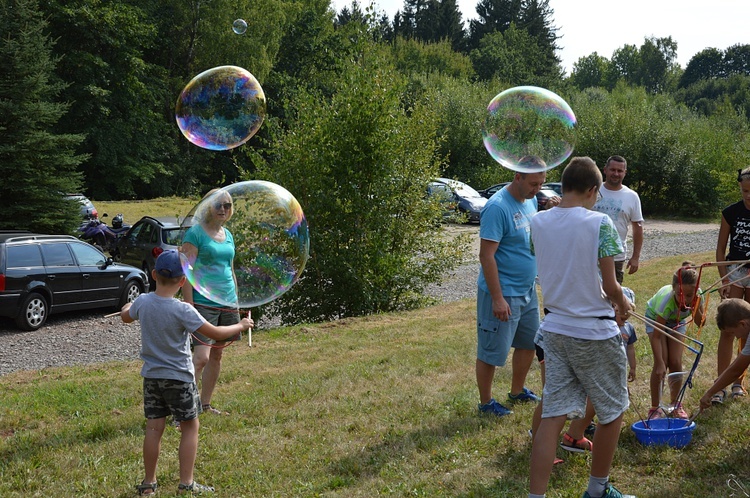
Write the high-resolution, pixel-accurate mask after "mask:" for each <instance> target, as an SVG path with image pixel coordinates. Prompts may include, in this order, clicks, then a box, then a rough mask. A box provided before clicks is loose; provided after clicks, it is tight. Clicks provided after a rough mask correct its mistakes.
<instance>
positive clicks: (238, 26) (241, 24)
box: [232, 19, 247, 35]
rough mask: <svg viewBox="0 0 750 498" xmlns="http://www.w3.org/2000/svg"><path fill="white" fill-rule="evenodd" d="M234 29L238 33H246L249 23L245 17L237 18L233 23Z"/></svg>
mask: <svg viewBox="0 0 750 498" xmlns="http://www.w3.org/2000/svg"><path fill="white" fill-rule="evenodd" d="M232 31H234V32H235V33H236V34H238V35H243V34H245V31H247V23H246V22H245V20H244V19H235V20H234V22H233V23H232Z"/></svg>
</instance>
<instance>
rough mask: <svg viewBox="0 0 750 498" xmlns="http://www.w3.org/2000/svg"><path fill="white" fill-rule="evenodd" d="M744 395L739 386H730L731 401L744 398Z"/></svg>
mask: <svg viewBox="0 0 750 498" xmlns="http://www.w3.org/2000/svg"><path fill="white" fill-rule="evenodd" d="M746 395H747V393H746V392H745V390H744V389H743V388H742V385H740V384H734V385H733V386H732V399H737V398H741V397H743V396H746Z"/></svg>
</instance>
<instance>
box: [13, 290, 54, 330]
mask: <svg viewBox="0 0 750 498" xmlns="http://www.w3.org/2000/svg"><path fill="white" fill-rule="evenodd" d="M48 312H49V306H48V305H47V300H46V299H45V298H44V296H42V295H41V294H38V293H36V292H32V293H31V294H29V295H28V296H27V297H26V299H25V300H24V301H23V305H22V306H21V309H20V311H19V312H18V316H17V317H16V325H17V326H18V328H19V329H21V330H37V329H38V328H39V327H41V326H42V325H44V322H46V321H47V313H48Z"/></svg>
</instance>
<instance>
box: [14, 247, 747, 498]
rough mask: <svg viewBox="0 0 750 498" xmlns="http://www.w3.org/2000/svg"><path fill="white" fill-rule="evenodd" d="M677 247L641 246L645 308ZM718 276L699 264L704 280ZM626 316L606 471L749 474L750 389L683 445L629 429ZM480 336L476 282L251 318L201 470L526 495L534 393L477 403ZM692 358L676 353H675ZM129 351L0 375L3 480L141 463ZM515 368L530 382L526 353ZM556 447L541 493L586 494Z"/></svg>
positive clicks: (93, 479)
mask: <svg viewBox="0 0 750 498" xmlns="http://www.w3.org/2000/svg"><path fill="white" fill-rule="evenodd" d="M710 257H711V255H710V254H708V253H705V254H697V255H689V256H688V258H689V259H691V260H693V261H695V262H704V261H710V259H709V258H710ZM683 259H685V257H684V256H679V257H673V258H667V259H663V260H658V261H647V262H644V263H643V264H642V266H641V269H640V270H639V272H638V273H636V274H635V275H632V276H630V277H626V283H627V284H628V285H629V286H630V287H632V288H633V289H634V290H635V292H636V296H637V304H638V306H639V309H640V310H643V309H644V308H645V302H646V300H647V299H648V297H650V296H651V294H653V292H655V291H656V289H658V288H659V287H660V286H662V285H664V284H665V283H668V282H669V281H670V278H671V273H672V272H673V271H674V269H675V268H676V267H677V266H679V264H680V263H681V262H682V260H683ZM717 278H718V277H717V273H716V271H715V269H713V268H710V269H707V270H706V271H705V272H704V274H703V278H702V284H703V286H704V287H707V286H708V285H710V284H711V283H713V282H714V281H715V280H716V279H717ZM717 302H718V297H717V296H716V294H712V295H711V298H710V303H709V304H710V312H709V317H710V319H709V323H708V325H707V326H706V327H705V328H704V329H703V330H702V332H701V336H700V338H701V340H702V341H703V342H704V343H705V355H704V357H703V359H702V361H701V364H700V367H699V369H698V373H697V375H696V377H695V382H694V387H693V389H692V390H689V391H688V394H687V396H686V407H687V409H688V411H692V410H694V409H696V408H697V405H698V399H699V398H700V396H701V394H702V392H703V391H704V390H705V389H706V388H707V387H708V386H709V385H710V384H711V383H712V380H713V378H714V377H715V376H716V371H715V370H716V363H715V358H716V355H715V351H716V344H717V339H718V331H717V329H716V327H715V325H714V320H713V317H714V315H715V307H716V303H717ZM635 325H636V329H637V331H638V336H639V340H638V342H637V343H636V346H637V356H638V369H637V370H638V372H637V379H636V381H635V382H633V383H632V384H631V385H630V388H631V397H632V404H631V409H630V410H629V411H628V412H627V413H626V416H625V422H626V425H625V426H624V427H623V428H622V431H621V436H620V443H619V447H618V451H617V453H616V456H615V461H614V465H613V469H612V474H611V478H612V481H613V482H614V483H615V485H616V486H617V487H619V488H620V489H621V490H622V491H624V492H628V493H633V494H636V495H637V496H639V497H654V498H655V497H672V496H692V497H707V496H731V493H732V491H731V490H730V489H729V488H728V487H727V480H728V479H729V478H730V477H731V476H735V477H736V478H737V479H738V480H739V481H740V482H742V483H744V484H745V485H748V486H750V471H749V470H748V469H749V468H750V466H749V465H748V464H750V461H749V460H750V457H749V456H748V451H747V446H748V439H749V438H750V415H749V414H748V413H749V411H748V406H749V405H748V403H750V400H747V399H743V400H739V401H734V402H728V403H726V404H725V405H724V406H722V407H718V408H712V409H711V410H709V411H708V412H704V413H703V414H701V415H700V416H699V417H698V419H697V424H698V427H697V429H696V430H695V433H694V436H693V440H692V441H691V443H690V444H689V445H688V446H687V447H686V448H684V449H682V450H675V449H671V448H669V447H644V446H642V445H641V444H639V443H638V442H637V441H636V440H635V437H634V435H633V433H632V431H631V430H630V427H629V426H630V424H632V423H633V422H635V421H637V420H639V413H640V414H645V412H646V411H647V410H648V407H649V398H648V378H649V374H650V371H651V363H652V362H651V352H650V347H649V345H648V339H647V338H646V336H645V333H644V329H643V324H642V323H638V322H636V323H635ZM131 328H132V333H133V334H137V333H139V328H138V325H137V324H133V325H131ZM691 332H692V333H693V334H695V333H697V330H692V331H691ZM475 348H476V332H475V302H474V301H473V300H464V301H459V302H454V303H450V304H445V305H440V306H435V307H431V308H426V309H421V310H417V311H413V312H408V313H394V314H383V315H377V316H369V317H362V318H356V319H344V320H340V321H337V322H331V323H322V324H316V325H303V326H295V327H286V328H279V329H272V330H268V331H263V332H258V333H256V334H255V335H254V337H253V347H252V348H249V347H248V345H247V343H237V344H234V345H232V346H231V347H230V348H229V349H227V350H226V351H225V357H224V358H225V359H224V362H223V365H224V369H223V371H222V374H221V379H220V384H219V386H218V389H217V393H216V395H215V396H214V402H215V404H216V405H218V406H220V407H221V408H222V409H226V410H229V411H230V412H231V416H226V417H217V416H210V415H204V416H203V417H201V436H200V445H199V449H198V459H197V463H196V471H195V476H196V480H198V481H199V482H202V483H207V484H211V485H214V486H216V489H217V493H216V496H226V497H240V496H248V497H260V496H263V497H266V496H278V497H282V496H283V497H287V496H301V497H316V496H326V497H352V496H357V497H372V496H425V497H434V496H446V497H448V496H450V497H503V498H505V497H525V496H526V493H527V492H528V491H527V490H528V473H529V455H530V449H531V441H530V438H529V436H528V435H527V430H528V429H529V427H530V425H531V415H532V412H533V406H519V407H516V408H515V413H514V414H513V415H511V416H508V417H505V418H503V419H493V418H487V417H484V416H478V415H477V409H476V406H477V401H478V400H477V397H478V395H477V391H476V384H475V378H474V361H475ZM9 353H11V354H12V352H9ZM693 358H694V356H693V355H692V353H686V354H685V356H684V364H685V366H686V368H688V367H689V365H690V364H691V363H692V361H693ZM139 369H140V362H115V363H104V364H100V365H97V366H88V367H73V368H56V369H46V370H43V371H26V372H17V373H14V374H10V375H6V376H3V377H0V390H1V392H2V393H3V395H2V399H3V403H2V405H0V496H3V497H20V496H24V497H25V496H40V497H41V496H43V497H48V496H96V497H124V496H133V495H134V494H135V490H134V486H135V484H137V483H138V482H140V479H141V478H142V477H143V464H142V459H141V445H142V439H143V430H144V420H143V414H142V398H141V378H140V376H139ZM509 380H510V368H509V367H506V368H501V369H499V370H498V374H497V375H496V379H495V394H496V396H497V397H498V398H504V397H505V393H506V392H507V390H508V386H509ZM527 385H528V386H529V387H530V388H531V389H533V390H536V391H540V389H541V386H540V379H539V367H538V365H536V364H534V366H533V367H532V370H531V373H530V375H529V377H528V381H527ZM178 442H179V433H177V432H176V431H175V430H172V429H168V430H167V432H166V434H165V437H164V440H163V443H162V451H161V458H160V462H159V470H158V479H159V484H160V488H159V490H158V496H172V495H173V494H174V493H176V490H177V484H178V461H177V446H178ZM558 456H560V457H561V458H564V459H565V463H564V464H562V465H558V466H556V467H555V469H554V470H553V475H552V479H551V482H550V490H549V492H548V494H547V496H548V497H580V496H581V495H582V493H583V491H584V489H585V487H586V483H587V480H588V465H589V460H588V458H589V457H588V456H587V455H583V454H568V453H566V452H563V451H562V450H558ZM734 496H742V495H741V494H735V495H734Z"/></svg>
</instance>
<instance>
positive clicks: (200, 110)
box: [175, 66, 266, 150]
mask: <svg viewBox="0 0 750 498" xmlns="http://www.w3.org/2000/svg"><path fill="white" fill-rule="evenodd" d="M265 116H266V96H265V94H264V93H263V89H262V88H261V87H260V83H258V80H257V79H255V76H253V75H252V74H250V72H249V71H247V70H246V69H243V68H241V67H237V66H219V67H215V68H213V69H209V70H207V71H204V72H202V73H201V74H199V75H198V76H196V77H195V78H193V79H192V80H190V83H188V84H187V85H186V86H185V88H184V89H183V90H182V93H180V97H179V98H178V99H177V105H176V106H175V119H177V126H179V127H180V131H182V134H183V135H185V138H187V139H188V140H190V141H191V142H192V143H194V144H195V145H197V146H199V147H203V148H204V149H210V150H227V149H233V148H235V147H237V146H240V145H242V144H244V143H245V142H247V141H248V140H250V137H252V136H253V135H255V133H256V132H257V131H258V129H259V128H260V125H261V124H262V123H263V119H264V118H265Z"/></svg>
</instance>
